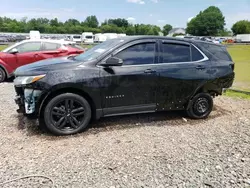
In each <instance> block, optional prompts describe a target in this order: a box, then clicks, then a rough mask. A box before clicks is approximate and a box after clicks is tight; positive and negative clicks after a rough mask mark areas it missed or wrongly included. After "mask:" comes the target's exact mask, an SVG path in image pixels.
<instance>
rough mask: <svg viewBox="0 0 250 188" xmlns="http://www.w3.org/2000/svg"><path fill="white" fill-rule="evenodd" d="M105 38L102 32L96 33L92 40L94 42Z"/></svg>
mask: <svg viewBox="0 0 250 188" xmlns="http://www.w3.org/2000/svg"><path fill="white" fill-rule="evenodd" d="M106 40H107V36H105V35H104V34H102V33H96V34H95V36H94V42H95V43H101V42H104V41H106Z"/></svg>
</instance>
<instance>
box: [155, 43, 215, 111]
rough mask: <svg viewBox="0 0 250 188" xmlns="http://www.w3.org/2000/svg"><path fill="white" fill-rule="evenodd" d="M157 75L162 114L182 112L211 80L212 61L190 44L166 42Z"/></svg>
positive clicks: (158, 96) (158, 97)
mask: <svg viewBox="0 0 250 188" xmlns="http://www.w3.org/2000/svg"><path fill="white" fill-rule="evenodd" d="M160 51H161V55H160V59H159V64H158V65H157V68H156V71H157V73H158V75H159V79H158V86H159V87H158V90H157V97H156V98H157V104H159V105H158V106H157V109H158V110H170V109H182V108H184V104H186V102H187V101H188V100H189V98H190V96H192V94H193V93H194V92H195V91H196V89H197V88H199V86H201V85H203V84H204V83H205V82H206V81H207V80H208V79H209V78H210V77H209V69H210V61H208V58H207V57H206V56H205V55H204V54H203V53H202V52H201V51H199V49H197V48H196V47H195V46H193V45H192V44H190V43H187V42H179V41H171V40H169V41H168V40H166V41H165V40H164V41H162V43H161V48H160Z"/></svg>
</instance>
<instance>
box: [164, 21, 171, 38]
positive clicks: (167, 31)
mask: <svg viewBox="0 0 250 188" xmlns="http://www.w3.org/2000/svg"><path fill="white" fill-rule="evenodd" d="M172 29H173V27H172V25H169V24H166V25H164V27H163V30H162V32H163V34H164V35H165V36H166V35H168V33H169V31H171V30H172Z"/></svg>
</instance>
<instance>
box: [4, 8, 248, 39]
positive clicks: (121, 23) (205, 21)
mask: <svg viewBox="0 0 250 188" xmlns="http://www.w3.org/2000/svg"><path fill="white" fill-rule="evenodd" d="M172 28H173V27H172V26H171V25H170V24H166V25H165V26H164V27H163V28H162V29H161V28H160V27H159V26H157V25H151V24H131V23H129V22H128V20H126V19H124V18H117V19H107V20H105V21H104V22H102V23H99V21H98V19H97V18H96V16H94V15H92V16H88V17H87V18H86V19H85V20H84V21H79V20H76V19H68V20H66V21H65V22H61V21H59V20H58V19H57V18H54V19H48V18H32V19H30V20H28V19H27V18H22V19H21V20H17V19H11V18H7V17H0V32H16V33H18V32H22V33H28V32H29V31H30V30H39V31H40V32H41V33H55V34H56V33H60V34H80V33H82V32H93V33H126V34H127V35H159V32H162V33H163V34H164V35H168V33H169V31H170V30H171V29H172ZM231 29H232V32H233V34H234V35H237V34H248V33H249V34H250V21H247V20H241V21H239V22H237V23H235V24H234V25H233V27H232V28H231ZM186 33H188V34H191V35H194V36H229V35H230V33H231V32H230V31H229V30H227V29H226V28H225V17H224V16H223V14H222V12H221V10H220V9H219V8H218V7H215V6H210V7H208V8H207V9H205V10H204V11H200V13H199V14H198V15H196V16H195V17H194V18H193V19H191V21H190V22H188V23H187V27H186Z"/></svg>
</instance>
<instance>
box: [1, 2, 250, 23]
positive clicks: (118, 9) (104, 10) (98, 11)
mask: <svg viewBox="0 0 250 188" xmlns="http://www.w3.org/2000/svg"><path fill="white" fill-rule="evenodd" d="M211 5H215V6H217V7H219V8H220V9H221V11H222V12H223V14H224V16H225V18H226V28H231V26H232V25H233V23H235V22H236V21H239V20H242V19H247V20H250V0H237V1H236V0H2V3H1V6H0V16H1V17H2V16H7V17H11V18H16V19H21V18H23V17H28V19H30V18H37V17H46V18H58V19H59V20H60V21H65V20H67V19H69V18H75V19H78V20H80V21H84V20H85V18H86V17H87V16H89V15H96V16H97V18H98V20H99V21H100V22H102V21H104V20H105V19H108V18H125V19H128V20H129V22H131V23H144V24H155V25H158V26H161V27H162V26H163V25H165V24H171V25H172V26H173V27H184V28H185V27H186V25H187V22H188V20H189V19H190V18H192V17H194V16H196V15H197V14H198V13H199V12H200V11H201V10H204V9H206V8H207V7H209V6H211Z"/></svg>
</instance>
